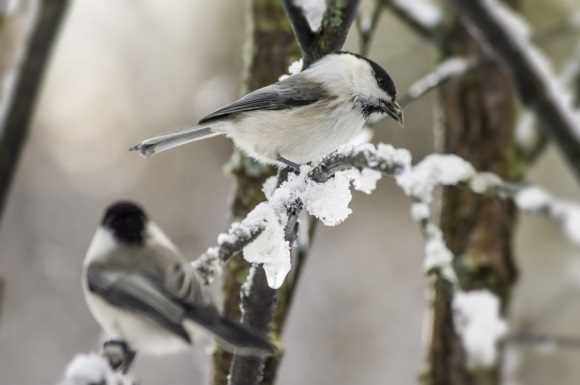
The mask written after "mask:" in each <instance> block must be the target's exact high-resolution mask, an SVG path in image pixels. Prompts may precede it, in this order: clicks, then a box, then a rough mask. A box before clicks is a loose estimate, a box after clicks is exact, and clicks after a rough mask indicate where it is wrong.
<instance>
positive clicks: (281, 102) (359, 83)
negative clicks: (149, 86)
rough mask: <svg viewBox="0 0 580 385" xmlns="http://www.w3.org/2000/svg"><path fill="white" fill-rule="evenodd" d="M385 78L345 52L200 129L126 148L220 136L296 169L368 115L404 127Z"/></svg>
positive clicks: (152, 148)
mask: <svg viewBox="0 0 580 385" xmlns="http://www.w3.org/2000/svg"><path fill="white" fill-rule="evenodd" d="M396 96H397V91H396V88H395V84H394V82H393V80H392V79H391V77H390V76H389V74H388V73H387V72H386V71H385V70H384V69H383V68H381V67H380V66H379V65H378V64H377V63H375V62H373V61H372V60H369V59H367V58H365V57H363V56H360V55H357V54H353V53H350V52H337V53H333V54H330V55H327V56H324V57H322V58H321V59H319V60H318V61H316V62H314V63H313V64H312V65H311V66H310V67H308V68H307V69H306V70H304V71H302V72H300V73H298V74H296V75H293V76H290V77H288V78H286V79H284V80H281V81H279V82H277V83H275V84H272V85H270V86H267V87H264V88H260V89H259V90H256V91H254V92H252V93H250V94H248V95H246V96H244V97H243V98H241V99H240V100H238V101H237V102H234V103H232V104H230V105H229V106H226V107H224V108H222V109H219V110H217V111H216V112H214V113H212V114H210V115H208V116H206V117H205V118H203V119H201V120H200V121H199V122H198V124H197V125H195V126H192V127H187V128H184V129H182V130H179V131H176V132H173V133H169V134H165V135H161V136H157V137H155V138H151V139H147V140H145V141H144V142H142V143H140V144H138V145H137V146H134V147H132V148H131V150H132V151H139V152H140V153H141V155H142V156H144V157H149V156H152V155H154V154H156V153H158V152H161V151H165V150H168V149H170V148H173V147H176V146H179V145H182V144H185V143H189V142H193V141H196V140H200V139H205V138H209V137H212V136H216V135H219V134H223V135H226V136H227V137H229V138H231V139H233V141H234V143H235V144H236V145H237V146H238V147H239V148H240V149H241V150H242V151H244V152H245V153H247V154H248V155H250V156H251V157H253V158H254V159H256V160H258V161H260V162H263V163H266V164H278V165H286V166H291V167H293V168H296V169H297V168H299V165H300V164H303V163H308V162H311V161H315V160H317V159H319V158H322V157H323V156H325V155H328V154H329V153H331V152H333V151H334V150H336V149H337V148H338V147H339V146H340V145H342V144H345V143H347V142H349V141H350V140H351V139H352V138H353V137H354V136H355V135H356V134H357V133H358V132H359V131H360V129H361V128H362V126H363V124H364V123H365V122H366V120H367V119H368V118H369V117H370V116H371V115H384V114H386V115H388V116H390V117H391V118H393V119H394V120H396V121H397V122H399V124H400V125H401V126H402V125H403V112H402V110H401V107H400V106H399V105H398V104H397V102H396V100H395V99H396Z"/></svg>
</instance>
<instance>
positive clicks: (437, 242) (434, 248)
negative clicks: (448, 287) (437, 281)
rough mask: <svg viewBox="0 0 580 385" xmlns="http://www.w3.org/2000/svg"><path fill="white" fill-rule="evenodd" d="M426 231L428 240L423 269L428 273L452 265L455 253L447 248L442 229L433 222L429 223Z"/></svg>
mask: <svg viewBox="0 0 580 385" xmlns="http://www.w3.org/2000/svg"><path fill="white" fill-rule="evenodd" d="M425 232H426V236H427V242H426V243H425V261H424V262H423V270H424V271H425V272H427V273H428V272H430V271H432V270H434V269H442V270H443V269H444V268H447V267H450V266H451V262H453V253H451V251H450V250H449V249H448V248H447V245H446V244H445V241H444V240H443V233H442V232H441V229H440V228H439V227H437V226H436V225H434V224H433V223H429V224H428V225H427V227H426V229H425ZM453 275H454V274H453Z"/></svg>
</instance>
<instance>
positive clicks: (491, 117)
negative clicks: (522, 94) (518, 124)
mask: <svg viewBox="0 0 580 385" xmlns="http://www.w3.org/2000/svg"><path fill="white" fill-rule="evenodd" d="M441 41H442V42H444V43H443V45H442V48H443V56H444V57H450V56H456V55H460V56H470V57H475V58H477V60H478V63H479V64H478V65H477V66H476V67H475V68H474V69H473V70H471V71H469V72H468V73H466V74H465V75H464V76H462V77H460V78H457V79H455V80H452V81H450V82H448V83H447V84H445V85H444V86H443V87H442V88H441V91H440V96H441V106H442V109H443V116H444V127H443V129H444V140H443V151H444V152H445V153H452V154H457V155H459V156H461V157H463V158H464V159H466V160H468V161H469V162H471V163H472V164H473V165H474V167H475V168H476V169H477V170H481V171H490V172H494V173H496V174H498V175H499V176H501V177H502V178H505V179H506V180H517V179H519V178H521V173H522V171H523V164H522V163H521V161H520V160H519V159H518V157H517V155H516V154H517V152H516V146H515V143H514V126H515V106H514V95H513V92H512V89H511V88H510V85H509V79H508V78H507V77H506V76H505V74H504V73H503V72H502V71H501V69H500V68H499V66H498V64H497V63H496V62H495V61H493V60H492V59H491V58H490V57H488V56H487V54H486V53H485V52H483V51H482V50H481V47H480V46H479V44H478V43H477V42H476V41H475V40H473V39H472V38H471V37H470V36H469V35H468V33H467V31H466V29H465V28H464V26H463V25H462V24H461V23H460V22H459V21H458V20H457V18H454V19H453V20H452V21H451V22H450V24H449V26H448V28H447V30H446V31H445V35H444V38H442V40H441ZM516 220H517V216H516V211H515V208H514V206H513V203H512V202H511V201H502V200H499V199H497V198H487V197H482V196H476V195H475V194H473V193H471V192H469V191H468V190H467V189H459V188H454V187H449V188H445V189H444V192H443V205H442V212H441V227H442V230H443V232H444V236H445V241H446V242H447V245H448V247H449V249H450V250H451V251H452V252H453V254H454V255H455V258H456V259H455V261H454V266H455V270H456V272H457V275H458V277H459V280H460V283H461V286H462V288H463V289H465V290H474V289H478V288H486V289H489V290H491V291H492V292H494V293H495V294H496V295H498V297H499V299H500V301H501V304H502V311H503V313H504V314H505V313H506V311H507V307H508V303H509V297H510V292H511V288H512V286H513V284H514V282H515V279H516V268H515V265H514V261H513V256H512V239H513V235H514V229H515V226H516ZM436 281H437V282H436V283H435V286H434V287H435V293H434V302H433V312H434V317H433V328H432V333H433V334H432V336H431V337H432V338H431V347H430V352H429V364H430V365H429V375H428V377H427V383H429V384H432V385H469V384H498V383H499V373H500V372H499V369H500V364H499V363H498V364H497V365H496V366H494V367H492V368H490V369H486V370H470V369H469V368H467V366H466V357H465V353H464V351H463V347H462V345H461V341H460V339H459V337H458V336H457V334H456V332H455V330H454V325H453V315H452V311H451V296H450V292H449V290H448V289H449V288H448V286H447V285H446V284H445V282H444V281H443V279H441V278H437V279H436ZM498 362H500V361H499V360H498Z"/></svg>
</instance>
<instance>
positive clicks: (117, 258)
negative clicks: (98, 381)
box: [82, 201, 277, 361]
mask: <svg viewBox="0 0 580 385" xmlns="http://www.w3.org/2000/svg"><path fill="white" fill-rule="evenodd" d="M82 278H83V279H82V285H83V291H84V296H85V300H86V302H87V305H88V307H89V310H90V311H91V313H92V315H93V316H94V318H95V319H96V321H97V322H98V323H99V324H100V326H101V327H102V328H103V329H104V331H105V333H106V334H107V337H108V338H110V339H111V340H110V341H112V342H113V343H115V342H118V343H119V344H121V346H123V347H124V349H125V347H126V350H127V351H128V352H130V353H131V354H132V357H131V358H130V360H131V361H132V359H133V357H134V353H135V352H143V353H146V354H155V355H160V354H170V353H174V352H178V351H181V350H184V349H187V348H188V346H190V345H191V343H192V341H194V338H195V337H196V335H197V334H198V332H199V331H202V332H205V333H207V334H209V335H212V336H214V337H215V338H216V339H217V342H218V343H219V344H220V345H221V346H222V347H224V348H225V349H226V350H229V351H232V352H235V353H236V354H241V355H256V356H263V355H268V354H275V353H276V352H277V349H276V347H275V346H274V345H273V344H272V343H271V342H270V341H269V340H268V338H267V337H265V336H263V335H261V334H260V333H258V332H256V331H254V330H251V329H250V328H249V327H247V326H245V325H243V324H241V323H238V322H235V321H231V320H228V319H227V318H225V317H224V316H223V315H221V314H220V312H219V311H218V308H217V306H216V304H215V302H214V300H213V299H212V297H211V296H210V294H209V292H208V289H207V287H206V286H205V285H204V284H203V282H202V280H201V277H200V276H199V275H198V273H197V271H196V270H195V268H194V267H193V266H192V265H191V264H190V263H188V262H187V261H186V260H185V259H184V258H183V257H182V256H181V254H180V253H179V251H178V250H177V248H176V246H175V245H174V244H173V243H172V242H171V240H170V239H169V238H168V237H167V235H165V233H164V232H163V231H162V230H161V228H160V227H159V226H158V225H157V224H156V223H155V222H153V221H152V220H150V219H149V218H148V216H147V214H146V213H145V211H144V210H143V208H142V207H141V206H139V205H138V204H137V203H134V202H131V201H119V202H116V203H114V204H112V205H110V206H109V207H108V208H107V209H106V211H105V214H104V216H103V218H102V221H101V223H100V225H99V226H98V227H97V231H96V233H95V235H94V236H93V239H92V241H91V243H90V246H89V248H88V251H87V254H86V256H85V260H84V263H83V277H82ZM105 347H107V343H105ZM131 354H130V355H131Z"/></svg>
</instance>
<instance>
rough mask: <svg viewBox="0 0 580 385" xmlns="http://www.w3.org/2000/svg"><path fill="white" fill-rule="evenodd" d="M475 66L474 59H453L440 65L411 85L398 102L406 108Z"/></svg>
mask: <svg viewBox="0 0 580 385" xmlns="http://www.w3.org/2000/svg"><path fill="white" fill-rule="evenodd" d="M474 65H475V60H474V59H466V58H460V57H453V58H450V59H447V60H445V61H443V62H441V63H439V65H438V66H437V67H436V68H435V69H434V70H433V71H432V72H430V73H428V74H427V75H425V76H423V77H422V78H421V79H419V80H417V81H416V82H415V83H413V84H411V86H410V87H409V90H408V91H407V94H406V95H403V96H402V97H401V99H400V101H399V103H400V104H401V105H402V106H407V105H409V104H410V103H411V102H413V101H415V100H417V99H418V98H420V97H421V96H423V95H425V94H426V93H427V92H429V91H431V90H432V89H434V88H437V87H439V86H440V85H442V84H443V83H445V82H446V81H448V80H450V79H452V78H455V77H457V76H461V75H463V74H464V73H465V72H466V71H467V70H469V69H470V68H473V66H474Z"/></svg>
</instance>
